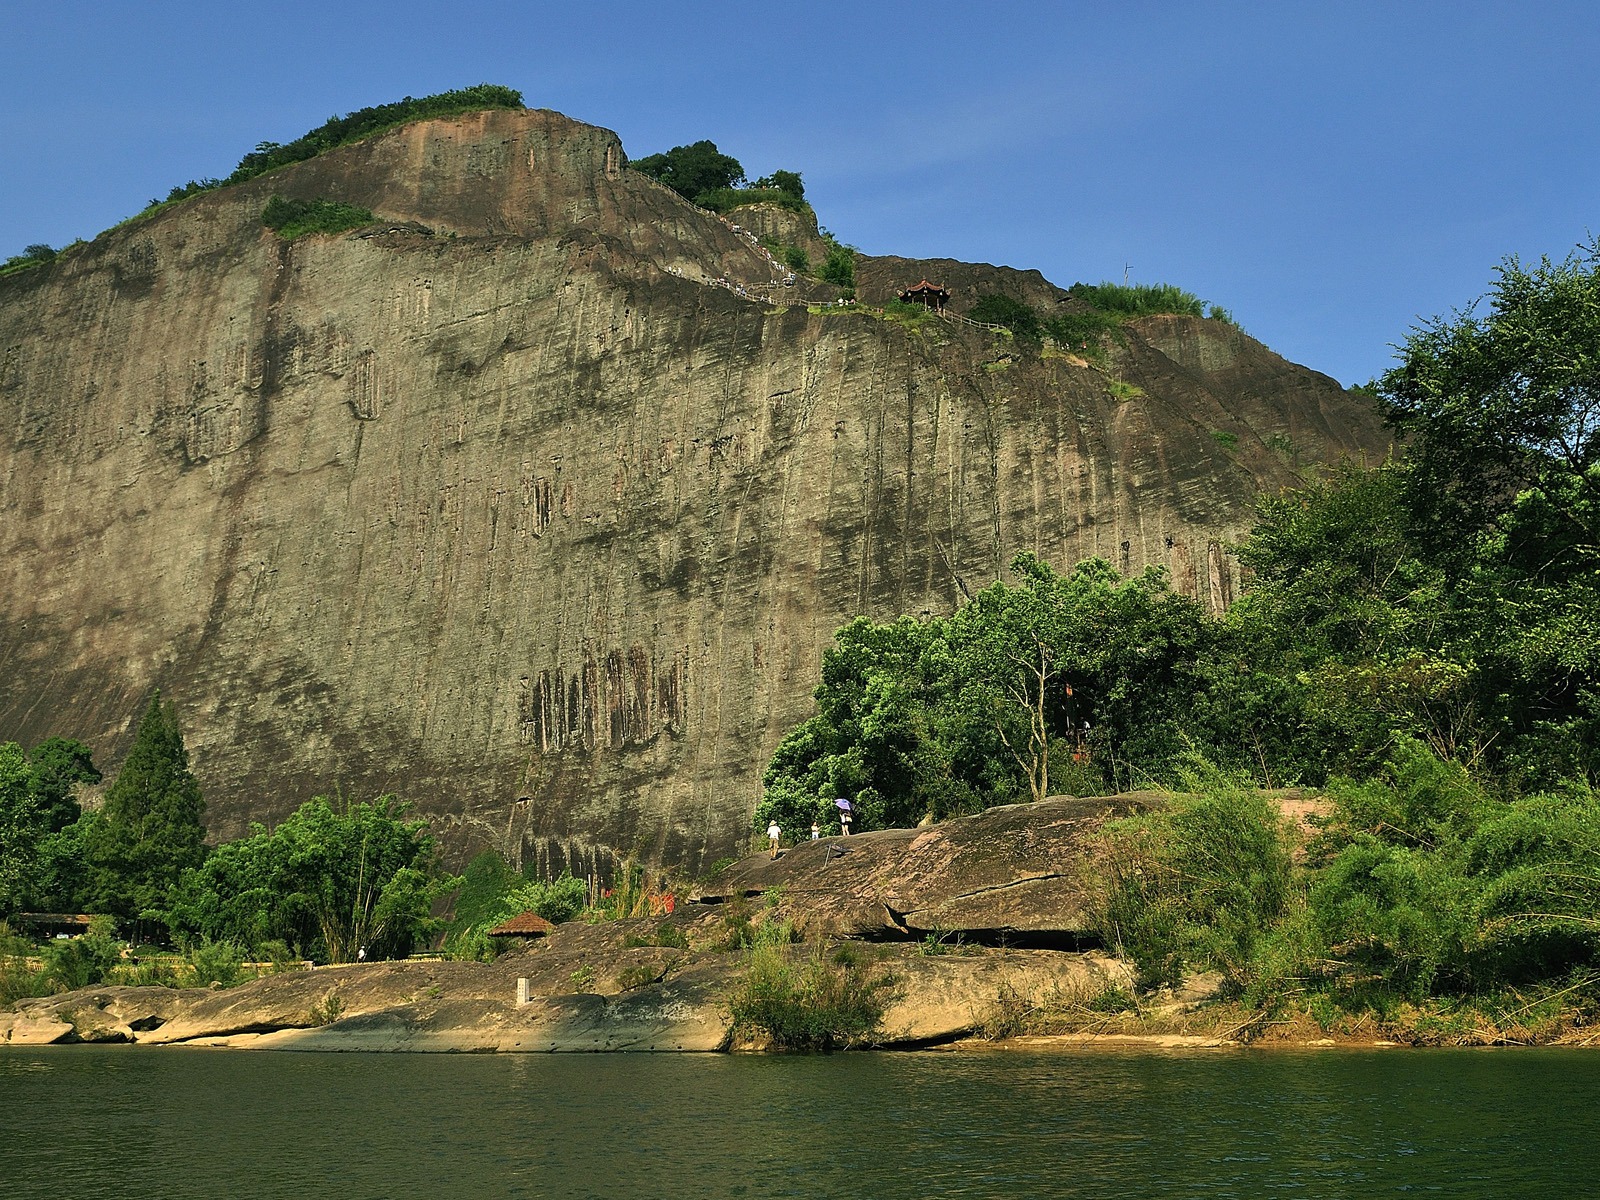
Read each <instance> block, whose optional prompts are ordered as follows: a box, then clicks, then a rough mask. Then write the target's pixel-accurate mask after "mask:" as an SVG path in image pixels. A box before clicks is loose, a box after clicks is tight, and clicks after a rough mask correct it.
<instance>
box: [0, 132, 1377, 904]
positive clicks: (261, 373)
mask: <svg viewBox="0 0 1600 1200" xmlns="http://www.w3.org/2000/svg"><path fill="white" fill-rule="evenodd" d="M275 193H276V194H283V195H288V196H292V197H299V198H318V197H322V198H328V199H334V200H342V201H347V202H351V203H356V204H360V205H363V206H365V207H367V208H370V209H371V210H373V211H374V212H376V213H378V214H379V215H380V216H381V217H382V218H383V219H384V223H383V224H380V225H378V226H376V227H373V228H370V229H366V230H360V231H357V232H355V233H352V234H343V235H337V236H311V237H307V238H303V239H301V240H299V241H296V242H293V243H285V242H283V241H282V240H280V239H279V238H277V237H276V236H275V235H274V234H272V233H270V232H269V231H267V230H265V229H263V228H262V225H261V219H260V218H261V210H262V207H263V205H264V204H265V203H266V201H267V199H268V198H269V197H270V196H271V195H273V194H275ZM859 275H860V285H861V294H862V299H863V301H865V302H870V301H873V300H881V299H882V298H883V297H885V296H886V295H889V294H891V293H892V290H893V288H894V287H895V286H896V285H902V284H904V283H908V282H915V280H916V279H917V278H919V277H921V276H923V275H928V276H931V277H934V278H935V279H936V281H938V282H941V283H945V284H947V285H948V286H950V287H951V288H952V289H954V291H955V292H956V300H955V304H954V307H955V308H957V309H958V310H959V309H961V308H962V307H964V306H965V305H968V304H970V303H971V302H972V300H973V299H974V298H975V297H976V295H977V294H978V293H979V292H981V291H985V290H992V289H998V290H1006V291H1009V292H1011V293H1013V294H1015V295H1017V296H1018V297H1019V298H1023V299H1027V300H1030V301H1031V302H1034V303H1038V304H1047V303H1051V302H1053V301H1054V300H1055V299H1056V298H1058V297H1059V295H1060V292H1059V291H1058V290H1057V289H1055V288H1054V287H1053V286H1052V285H1051V284H1049V283H1047V282H1046V281H1045V280H1044V279H1043V278H1042V277H1040V276H1039V275H1038V274H1037V273H1036V272H1017V271H1009V270H1006V269H1004V268H994V267H986V266H981V265H969V264H961V263H954V262H945V261H938V262H931V263H928V262H918V261H910V260H900V259H869V260H866V261H864V262H863V263H862V264H861V266H860V268H859ZM831 295H832V293H831V291H829V289H826V288H824V287H822V286H821V285H819V284H809V283H807V282H806V281H804V280H800V281H796V282H795V283H794V284H792V285H790V286H785V285H784V283H783V281H782V279H781V275H780V273H778V272H776V271H775V270H774V268H773V265H772V263H771V261H770V260H769V259H768V258H767V256H766V255H765V253H764V252H762V251H760V250H759V248H758V247H757V246H755V245H754V244H753V240H752V239H749V238H747V237H745V236H742V235H741V234H740V233H739V232H736V231H735V230H734V229H733V228H732V227H731V223H730V222H728V221H725V220H723V219H721V218H718V217H716V216H713V215H712V214H709V213H706V212H704V211H702V210H700V209H697V208H695V207H694V206H692V205H690V204H688V203H686V202H684V201H683V200H681V199H680V198H679V197H678V196H676V195H675V194H673V193H672V192H670V191H669V190H667V189H666V188H664V187H661V186H660V185H658V184H656V183H654V182H653V181H651V180H649V179H647V178H645V177H643V176H641V175H639V174H637V173H635V172H632V171H630V170H628V169H627V166H626V158H625V156H624V154H623V151H622V147H621V145H620V143H619V141H618V139H617V138H616V136H615V135H614V134H611V133H609V132H607V131H605V130H601V129H596V128H594V127H591V126H586V125H582V124H579V123H577V122H574V121H571V120H568V119H567V118H565V117H562V116H560V115H559V114H555V113H550V112H539V111H530V112H491V113H482V114H476V115H471V116H466V117H459V118H450V119H443V120H434V121H427V122H422V123H418V124H414V125H411V126H407V127H404V128H401V129H398V130H394V131H392V132H390V133H387V134H384V135H382V136H379V137H376V138H373V139H370V140H368V141H366V142H362V143H358V144H355V145H351V146H347V147H344V148H342V149H339V150H336V151H334V152H331V153H329V154H327V155H325V156H323V157H321V158H318V159H314V160H312V161H310V162H306V163H302V164H298V165H296V166H294V167H290V168H286V169H283V170H280V171H278V172H274V173H272V174H270V175H267V176H263V177H260V178H258V179H255V180H252V181H250V182H249V183H246V184H243V185H239V186H236V187H232V188H227V189H223V190H220V191H216V192H211V193H206V194H203V195H201V196H198V197H196V198H194V199H192V200H190V201H187V202H185V203H183V204H181V205H178V206H176V207H174V208H171V209H169V210H164V211H161V212H159V213H157V214H155V215H153V216H151V217H149V218H146V219H144V220H141V221H135V222H132V223H129V224H127V225H124V226H121V227H119V228H117V229H115V230H112V231H110V232H109V233H107V234H105V235H102V236H101V237H100V238H97V239H96V240H95V241H94V242H92V243H90V244H89V245H87V246H85V247H82V248H80V249H78V250H76V251H74V252H72V253H70V254H67V255H64V256H63V257H62V258H61V259H59V260H58V261H57V263H55V264H54V265H52V266H50V267H48V268H41V269H37V270H33V271H28V272H25V273H22V274H19V275H15V276H12V277H8V278H5V279H0V739H9V738H15V739H19V740H21V741H24V742H32V741H34V740H36V739H39V738H42V737H45V736H48V735H51V734H60V735H67V736H77V737H81V738H83V739H85V740H87V741H88V742H90V743H91V744H92V745H93V746H94V748H95V750H96V752H97V754H98V756H99V758H100V761H101V762H102V763H103V764H106V765H108V766H112V767H114V766H115V764H116V762H117V761H118V759H119V758H120V755H121V753H122V752H123V750H124V749H125V747H126V744H127V741H128V737H129V732H130V731H129V720H130V716H131V714H134V713H135V712H137V711H138V710H139V708H140V704H141V701H142V699H143V697H144V696H145V695H146V693H147V691H148V689H149V688H150V687H152V686H154V685H160V686H162V687H163V688H165V689H166V690H167V691H168V693H169V694H170V695H172V696H173V697H175V698H176V699H177V701H178V703H179V708H180V712H181V715H182V719H183V721H184V723H185V728H186V733H187V736H188V739H189V745H190V749H191V753H192V755H193V758H194V760H195V763H196V766H197V768H198V771H199V773H200V775H201V778H202V782H203V784H204V786H205V790H206V796H207V800H208V806H209V807H208V814H207V821H208V825H209V827H210V832H211V835H212V836H213V838H228V837H233V836H237V835H239V834H241V833H243V832H244V831H245V829H246V826H247V823H248V822H249V821H250V820H271V819H273V818H277V817H281V816H282V815H283V814H285V813H286V812H288V811H289V810H291V809H292V808H293V807H294V806H295V805H296V804H298V803H299V802H300V801H302V800H303V799H305V798H306V797H307V796H309V795H312V794H314V793H317V792H320V791H324V790H327V789H330V788H332V787H334V786H335V785H339V786H343V787H344V788H345V789H346V790H347V791H352V792H354V793H356V794H360V795H367V794H371V793H375V792H379V791H390V790H392V791H396V792H398V793H400V794H401V795H402V796H403V797H405V798H407V799H410V800H412V801H414V802H415V803H416V804H417V805H418V807H419V808H420V809H421V810H422V811H424V812H427V813H430V814H437V815H439V816H440V818H441V820H440V822H439V823H438V824H439V825H440V827H441V828H443V829H444V830H445V832H446V836H447V838H448V839H449V841H450V842H451V844H452V846H453V848H454V849H456V850H457V851H459V852H466V851H468V850H471V849H473V848H476V847H479V846H482V845H486V844H487V845H494V846H497V847H500V848H502V849H503V850H505V851H506V852H507V853H508V856H509V857H511V858H512V859H513V860H517V859H522V858H532V857H537V858H538V859H540V860H541V861H544V862H546V863H547V865H549V866H552V867H555V868H559V867H561V866H568V865H569V866H571V867H572V868H573V869H574V870H575V871H578V872H580V873H583V872H587V871H589V870H592V869H594V867H595V865H596V864H597V863H598V864H599V865H600V866H601V868H602V869H603V868H604V867H605V865H606V864H607V862H608V861H609V859H610V858H611V857H612V856H613V855H626V854H634V853H638V854H642V855H645V856H647V857H651V858H656V859H661V860H670V861H677V862H681V863H683V864H685V865H687V866H689V867H690V868H691V869H693V868H696V867H698V866H699V864H700V863H701V862H702V861H703V860H704V859H706V858H707V857H711V858H715V857H718V856H720V855H721V854H723V853H724V852H725V851H726V850H727V848H728V847H729V846H730V845H731V844H732V843H733V842H734V840H735V839H736V838H737V837H738V836H739V835H740V834H741V832H742V831H743V829H744V827H745V825H746V823H747V820H748V815H749V812H750V809H751V806H752V805H753V803H754V800H755V798H756V790H757V784H758V778H759V773H760V769H761V767H762V765H763V764H764V762H765V760H766V758H767V756H768V755H769V754H770V752H771V750H772V748H773V747H774V745H775V744H776V742H777V740H778V739H779V738H780V737H781V736H782V735H783V733H784V732H785V731H786V730H787V729H788V728H790V727H791V726H792V725H793V724H794V723H795V722H797V721H798V720H799V719H801V718H802V717H803V716H804V715H805V714H806V713H807V712H808V711H809V707H810V694H809V693H810V689H811V687H812V685H813V680H814V678H815V672H816V666H817V663H818V660H819V657H820V654H821V650H822V648H823V646H824V645H825V644H826V643H827V642H828V640H829V638H830V636H831V634H832V632H833V630H834V629H835V628H836V627H837V626H838V625H839V624H840V623H842V622H843V621H845V620H847V619H848V618H850V617H851V616H853V615H855V614H857V613H867V614H871V615H873V616H886V615H889V614H893V613H897V612H902V611H906V612H912V613H917V612H920V611H924V610H928V611H948V610H950V609H951V608H953V607H954V606H955V605H956V604H958V603H959V602H960V600H961V599H962V597H963V596H964V595H965V594H967V593H968V592H970V591H973V590H976V589H978V588H980V587H982V586H984V585H985V584H987V583H988V582H989V581H991V580H993V579H994V578H996V577H997V576H999V575H1000V574H1001V573H1002V572H1003V571H1004V568H1005V564H1006V562H1007V561H1008V559H1009V558H1010V557H1011V556H1012V554H1014V553H1015V552H1016V551H1018V550H1022V549H1031V550H1034V551H1036V552H1038V553H1039V554H1041V555H1042V556H1043V557H1045V558H1047V559H1049V560H1050V561H1052V562H1054V563H1056V564H1058V565H1067V564H1070V563H1071V562H1072V561H1074V560H1076V559H1079V558H1082V557H1085V556H1088V555H1092V554H1099V555H1103V556H1105V557H1107V558H1109V559H1110V560H1111V561H1112V562H1113V563H1115V564H1116V565H1118V566H1119V567H1123V568H1139V567H1142V566H1144V565H1145V564H1148V563H1156V564H1161V565H1163V566H1166V567H1168V568H1169V569H1170V570H1171V572H1172V575H1173V577H1174V579H1175V580H1176V581H1177V584H1178V586H1180V587H1181V588H1183V589H1185V590H1187V591H1189V592H1191V593H1192V594H1195V595H1197V596H1199V597H1201V598H1202V599H1203V600H1204V601H1205V602H1206V603H1208V604H1210V605H1212V606H1221V605H1224V604H1226V603H1227V602H1228V600H1229V598H1230V596H1231V595H1232V594H1233V592H1234V591H1235V589H1236V588H1237V586H1238V580H1237V570H1236V567H1235V566H1234V565H1233V564H1232V563H1231V562H1230V560H1229V558H1228V556H1227V553H1226V551H1225V548H1224V547H1225V545H1226V543H1227V542H1228V540H1229V539H1230V538H1232V537H1235V536H1236V535H1237V534H1238V533H1239V532H1240V531H1241V530H1242V529H1243V527H1244V526H1245V525H1246V524H1247V521H1248V504H1249V501H1250V499H1251V498H1252V496H1253V495H1254V494H1255V493H1256V492H1257V491H1259V490H1261V489H1263V488H1265V489H1274V488H1277V487H1280V486H1283V485H1287V484H1290V483H1292V482H1294V481H1295V480H1296V478H1297V471H1298V470H1299V469H1300V468H1302V467H1304V466H1306V465H1308V464H1312V463H1315V462H1319V461H1327V460H1331V459H1334V458H1337V457H1338V456H1341V455H1347V454H1358V455H1359V454H1367V455H1372V454H1381V453H1382V452H1383V450H1384V448H1385V445H1386V442H1385V439H1384V437H1383V435H1382V433H1381V432H1380V429H1379V426H1378V423H1377V421H1376V420H1375V418H1374V417H1373V416H1372V415H1371V414H1370V413H1368V412H1367V411H1365V410H1364V409H1363V408H1361V407H1360V406H1359V405H1357V404H1356V403H1354V402H1353V401H1352V399H1351V398H1350V397H1348V396H1347V395H1346V394H1345V393H1344V392H1343V391H1342V390H1341V389H1340V388H1339V387H1338V386H1337V385H1336V384H1335V383H1334V382H1333V381H1332V380H1330V379H1328V378H1326V377H1325V376H1321V375H1318V374H1316V373H1314V372H1311V371H1308V370H1305V369H1303V368H1300V367H1296V366H1293V365H1292V364H1289V363H1287V362H1284V361H1283V360H1282V359H1280V358H1278V357H1277V356H1276V355H1274V354H1272V353H1271V352H1270V351H1269V350H1267V349H1266V348H1265V347H1263V346H1261V345H1260V344H1258V343H1256V342H1255V341H1253V340H1252V339H1250V338H1249V337H1247V336H1246V335H1244V334H1243V333H1241V332H1239V331H1237V330H1235V329H1233V328H1231V327H1229V326H1227V325H1223V324H1219V323H1216V322H1212V321H1205V320H1199V319H1192V318H1176V317H1172V318H1149V319H1145V320H1143V321H1141V322H1138V323H1136V324H1135V325H1133V326H1132V327H1130V330H1129V337H1128V339H1127V342H1126V345H1125V346H1124V347H1123V348H1122V349H1120V350H1119V351H1117V352H1116V354H1115V355H1114V357H1113V359H1112V360H1111V361H1109V362H1108V363H1107V364H1106V366H1105V367H1104V368H1103V369H1102V368H1097V367H1087V366H1083V365H1079V364H1078V363H1077V362H1075V361H1073V360H1070V359H1067V358H1063V357H1049V356H1044V355H1041V354H1040V353H1038V352H1037V351H1034V350H1029V349H1025V348H1024V349H1019V348H1015V347H1013V346H1011V345H1010V344H1009V343H1007V342H1006V341H1004V340H1003V339H999V338H996V337H995V336H994V335H992V334H990V333H987V332H985V331H982V330H977V329H973V328H970V327H966V326H962V325H959V324H956V323H947V322H939V323H936V324H934V325H932V326H931V327H928V328H923V329H920V330H911V329H908V328H906V327H905V326H904V325H902V324H898V323H895V322H891V321H885V320H883V319H881V318H879V317H877V316H874V315H872V314H871V313H869V312H866V311H855V312H849V311H844V312H841V311H836V310H831V309H822V308H819V307H817V306H816V305H815V304H813V305H811V306H809V307H808V305H807V304H806V301H807V300H808V299H809V300H813V301H816V300H822V299H826V298H829V297H831ZM1113 378H1115V379H1118V380H1121V381H1124V382H1126V383H1129V384H1133V385H1136V386H1137V387H1138V388H1140V389H1142V390H1143V395H1142V396H1136V397H1135V398H1133V399H1127V400H1121V401H1119V400H1118V399H1116V398H1115V395H1114V394H1113V393H1112V392H1111V391H1109V390H1108V384H1109V382H1110V381H1111V380H1112V379H1113ZM1121 390H1122V391H1123V392H1124V394H1125V393H1126V389H1121ZM1219 434H1220V435H1231V439H1230V438H1229V437H1227V436H1224V437H1222V438H1221V439H1219V438H1218V437H1217V436H1214V435H1219ZM1230 443H1231V444H1230Z"/></svg>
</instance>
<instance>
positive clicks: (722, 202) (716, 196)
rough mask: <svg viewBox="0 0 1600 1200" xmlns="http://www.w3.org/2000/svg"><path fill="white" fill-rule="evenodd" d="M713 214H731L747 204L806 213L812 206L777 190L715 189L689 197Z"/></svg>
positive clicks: (790, 194)
mask: <svg viewBox="0 0 1600 1200" xmlns="http://www.w3.org/2000/svg"><path fill="white" fill-rule="evenodd" d="M688 199H691V200H693V201H694V202H695V203H696V204H698V205H699V206H700V207H701V208H709V209H710V210H711V211H712V212H718V213H725V212H731V211H732V210H733V209H735V208H739V207H740V206H742V205H745V204H776V205H778V206H779V207H780V208H787V209H788V210H789V211H790V212H805V211H806V209H808V208H810V207H811V206H810V205H809V204H807V203H806V202H805V201H804V200H802V199H800V198H799V197H798V196H796V195H794V194H793V193H792V192H785V191H780V190H779V189H777V188H760V187H754V188H713V189H711V190H710V191H705V192H700V193H698V194H696V195H694V196H691V197H688Z"/></svg>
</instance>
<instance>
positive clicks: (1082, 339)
mask: <svg viewBox="0 0 1600 1200" xmlns="http://www.w3.org/2000/svg"><path fill="white" fill-rule="evenodd" d="M1121 328H1122V321H1121V320H1120V319H1119V318H1118V317H1116V316H1115V315H1114V314H1112V313H1107V312H1101V311H1099V310H1098V309H1092V308H1083V309H1077V310H1074V311H1070V312H1061V313H1057V314H1056V315H1055V316H1053V317H1051V318H1050V319H1049V320H1047V321H1046V322H1045V323H1044V331H1045V333H1047V334H1048V335H1049V336H1050V337H1051V338H1052V339H1053V340H1054V341H1055V342H1056V343H1058V344H1059V345H1062V346H1065V347H1066V348H1067V349H1069V350H1076V351H1077V352H1078V353H1080V354H1083V355H1085V356H1087V357H1089V358H1099V357H1100V356H1101V355H1103V354H1104V353H1105V338H1106V335H1107V334H1109V333H1115V332H1116V331H1117V330H1119V329H1121Z"/></svg>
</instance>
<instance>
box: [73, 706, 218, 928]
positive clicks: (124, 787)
mask: <svg viewBox="0 0 1600 1200" xmlns="http://www.w3.org/2000/svg"><path fill="white" fill-rule="evenodd" d="M204 811H205V801H204V800H202V799H201V797H200V784H199V782H198V781H197V780H196V779H195V777H194V774H193V772H191V771H190V770H189V754H188V751H187V750H185V749H184V745H183V733H182V732H181V731H180V730H179V728H178V713H177V709H176V707H175V706H174V705H173V704H172V703H171V702H170V701H168V702H167V703H165V704H163V703H162V701H161V693H160V692H159V691H157V692H155V693H154V694H153V695H152V696H151V697H150V704H149V706H148V707H147V708H146V709H145V712H144V716H143V717H142V718H141V719H140V721H139V730H138V732H137V733H136V734H135V735H134V739H133V748H132V749H131V750H129V751H128V757H127V760H126V761H125V762H123V764H122V770H121V771H119V772H118V773H117V778H116V781H115V782H114V783H112V785H111V787H110V788H109V789H108V790H107V791H106V802H105V807H104V808H102V809H101V810H100V813H99V814H98V817H97V819H96V820H95V821H94V822H93V824H92V825H91V826H90V828H89V830H88V833H87V836H86V839H85V850H86V854H87V857H88V859H89V863H90V867H91V870H92V880H91V883H90V898H91V900H92V902H93V903H94V904H95V906H96V907H97V908H101V909H103V910H104V911H106V912H109V913H114V914H116V915H117V916H120V917H123V918H127V919H131V920H133V921H136V922H145V921H149V920H152V919H158V918H159V917H160V914H161V911H162V910H163V909H164V908H165V906H166V903H167V895H168V892H169V891H170V889H171V887H172V885H173V884H174V883H176V882H177V880H178V876H179V874H180V873H181V872H182V871H183V869H184V868H185V867H195V866H199V865H200V862H201V861H202V860H203V859H204V858H205V844H204V841H203V840H202V839H203V838H204V835H205V829H204V827H203V826H202V825H201V824H200V817H201V814H202V813H203V812H204Z"/></svg>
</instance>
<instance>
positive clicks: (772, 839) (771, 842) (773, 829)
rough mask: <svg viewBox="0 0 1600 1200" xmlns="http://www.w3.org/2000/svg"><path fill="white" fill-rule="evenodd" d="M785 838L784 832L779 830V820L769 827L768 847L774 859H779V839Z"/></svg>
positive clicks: (774, 820)
mask: <svg viewBox="0 0 1600 1200" xmlns="http://www.w3.org/2000/svg"><path fill="white" fill-rule="evenodd" d="M782 836H783V830H781V829H779V828H778V822H777V819H776V818H774V819H773V822H772V824H770V825H768V826H767V847H768V849H770V850H771V851H772V857H773V858H777V857H778V839H779V838H781V837H782Z"/></svg>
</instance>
